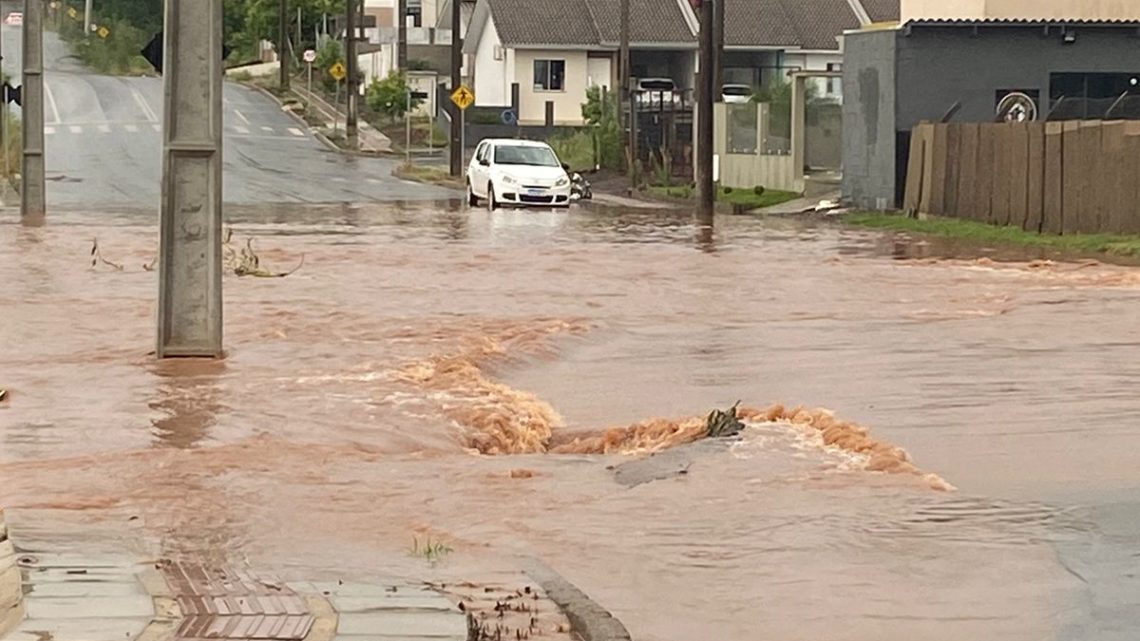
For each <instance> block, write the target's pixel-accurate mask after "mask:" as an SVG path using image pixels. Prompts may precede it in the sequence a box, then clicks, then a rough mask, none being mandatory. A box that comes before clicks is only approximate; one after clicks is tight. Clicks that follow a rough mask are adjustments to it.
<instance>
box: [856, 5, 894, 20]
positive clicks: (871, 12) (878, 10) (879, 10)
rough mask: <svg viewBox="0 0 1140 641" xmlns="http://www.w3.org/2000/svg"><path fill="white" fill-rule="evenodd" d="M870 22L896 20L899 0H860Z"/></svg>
mask: <svg viewBox="0 0 1140 641" xmlns="http://www.w3.org/2000/svg"><path fill="white" fill-rule="evenodd" d="M862 2H863V8H864V9H866V10H867V15H868V16H870V17H871V22H898V20H899V0H862Z"/></svg>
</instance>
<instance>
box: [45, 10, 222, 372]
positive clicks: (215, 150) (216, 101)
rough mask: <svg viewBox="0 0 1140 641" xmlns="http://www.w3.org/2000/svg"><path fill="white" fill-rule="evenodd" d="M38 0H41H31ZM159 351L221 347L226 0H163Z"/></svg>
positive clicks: (165, 354)
mask: <svg viewBox="0 0 1140 641" xmlns="http://www.w3.org/2000/svg"><path fill="white" fill-rule="evenodd" d="M31 1H36V0H31ZM164 4H165V22H166V29H165V34H164V44H163V49H164V52H165V55H164V60H165V62H164V67H165V68H164V69H163V74H162V78H163V89H164V94H165V95H164V104H163V126H162V208H161V217H160V219H159V245H158V251H159V255H158V256H159V260H158V283H159V285H158V287H159V289H158V347H157V349H156V354H157V356H158V358H170V357H177V356H204V357H219V356H221V355H222V65H223V62H222V0H189V1H187V0H165V2H164Z"/></svg>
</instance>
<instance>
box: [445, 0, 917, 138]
mask: <svg viewBox="0 0 1140 641" xmlns="http://www.w3.org/2000/svg"><path fill="white" fill-rule="evenodd" d="M445 1H446V0H445ZM620 7H621V3H620V0H478V3H477V5H476V8H475V11H474V14H473V15H472V17H471V23H470V27H469V29H468V31H467V36H466V39H465V44H464V53H465V54H466V57H467V58H468V59H469V60H470V64H469V65H468V75H469V76H473V78H472V81H473V83H474V86H473V89H474V91H475V101H476V102H475V104H476V105H477V106H486V107H506V106H510V105H511V104H512V99H513V97H512V85H516V84H517V86H518V92H519V96H518V102H519V105H518V109H519V113H518V117H519V120H520V122H521V123H522V124H524V125H527V124H541V123H543V122H544V121H545V116H546V109H547V106H546V105H547V103H552V105H553V110H554V122H555V124H559V125H581V124H582V117H581V110H580V105H581V103H582V102H583V101H584V100H585V94H586V89H587V88H588V87H590V86H602V87H613V86H615V85H616V84H617V80H618V59H619V58H618V51H619V45H620V38H621V14H620V11H621V8H620ZM630 13H631V16H632V18H633V19H632V20H631V25H630V27H631V29H630V30H631V34H630V40H631V42H630V49H631V53H630V73H631V75H632V76H633V77H634V78H659V77H664V78H669V79H672V80H673V82H674V84H675V86H676V87H677V89H679V90H680V91H681V92H682V93H685V92H690V93H689V94H688V99H689V100H690V101H691V99H692V95H691V88H692V87H693V86H695V81H694V74H695V72H696V68H697V40H698V34H699V30H700V24H699V21H698V19H697V16H696V14H695V12H694V11H693V8H692V6H691V4H690V2H689V0H631V11H630ZM892 13H893V14H894V17H895V18H896V19H897V13H898V0H727V4H726V6H725V25H726V26H725V58H724V64H725V71H724V80H725V82H726V83H733V84H747V85H750V86H756V87H759V86H761V85H764V84H767V83H770V82H772V81H774V80H775V79H777V78H783V77H786V76H787V74H788V73H789V72H792V71H798V70H818V71H829V70H831V71H838V70H839V69H840V68H841V66H842V61H843V53H842V50H841V42H840V40H841V36H842V34H843V32H844V31H847V30H851V29H856V28H859V27H861V26H864V25H869V24H871V23H873V22H875V21H877V20H883V19H889V18H890V17H891V15H892ZM820 91H821V92H822V93H824V94H830V95H832V96H835V97H838V96H839V95H841V84H840V83H839V82H838V80H837V79H830V80H824V81H821V83H820Z"/></svg>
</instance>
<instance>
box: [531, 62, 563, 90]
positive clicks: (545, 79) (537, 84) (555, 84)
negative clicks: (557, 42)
mask: <svg viewBox="0 0 1140 641" xmlns="http://www.w3.org/2000/svg"><path fill="white" fill-rule="evenodd" d="M565 89H566V61H565V60H535V61H534V90H535V91H564V90H565Z"/></svg>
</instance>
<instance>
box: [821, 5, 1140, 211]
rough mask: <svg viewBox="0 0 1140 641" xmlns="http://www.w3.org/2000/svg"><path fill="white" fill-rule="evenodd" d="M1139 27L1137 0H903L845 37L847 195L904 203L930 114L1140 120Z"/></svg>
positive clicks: (938, 117) (976, 118)
mask: <svg viewBox="0 0 1140 641" xmlns="http://www.w3.org/2000/svg"><path fill="white" fill-rule="evenodd" d="M865 1H866V0H865ZM1138 30H1140V3H1137V2H1101V1H1098V0H902V4H901V8H900V19H899V20H898V21H896V22H895V23H893V24H879V25H871V26H868V27H866V28H861V29H858V30H854V31H850V32H848V33H846V34H845V35H844V48H845V51H844V53H845V61H844V68H843V82H844V93H845V99H844V104H843V112H844V113H843V120H844V133H845V135H844V140H843V165H844V175H843V193H844V196H845V197H846V198H848V199H850V201H851V202H852V204H853V205H854V206H857V207H864V208H878V209H888V208H894V207H897V206H899V205H900V204H901V202H902V191H903V187H904V183H905V168H906V166H907V162H908V154H909V148H910V144H909V141H910V132H911V130H912V129H913V128H914V127H915V125H917V124H919V122H921V121H924V120H927V121H934V122H938V121H946V122H955V123H978V122H994V121H995V120H1002V119H1007V120H1008V119H1016V120H1069V119H1086V118H1089V119H1095V118H1114V119H1140V37H1138V36H1137V34H1138V33H1140V31H1138Z"/></svg>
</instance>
